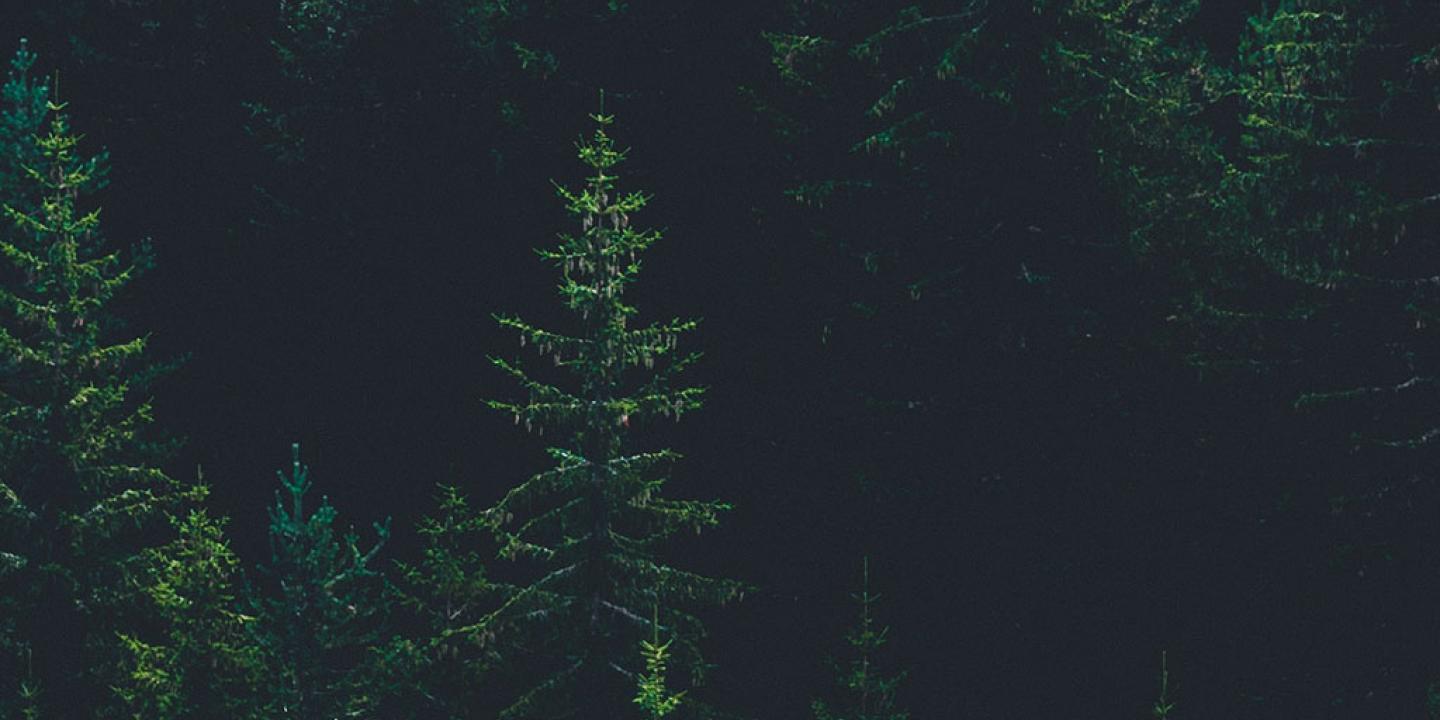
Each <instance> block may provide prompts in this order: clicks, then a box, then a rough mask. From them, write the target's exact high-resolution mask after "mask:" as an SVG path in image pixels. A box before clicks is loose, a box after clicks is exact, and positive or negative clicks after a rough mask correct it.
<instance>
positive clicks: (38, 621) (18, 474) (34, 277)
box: [0, 48, 205, 717]
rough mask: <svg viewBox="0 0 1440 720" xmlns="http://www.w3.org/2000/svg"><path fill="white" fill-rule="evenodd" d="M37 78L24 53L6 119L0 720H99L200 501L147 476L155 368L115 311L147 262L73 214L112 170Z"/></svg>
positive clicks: (187, 487)
mask: <svg viewBox="0 0 1440 720" xmlns="http://www.w3.org/2000/svg"><path fill="white" fill-rule="evenodd" d="M33 63H34V56H33V55H31V54H29V53H28V51H26V50H25V49H24V48H22V49H21V51H20V53H19V54H18V55H17V56H16V58H15V60H14V62H13V63H12V65H11V72H10V75H9V78H8V80H7V82H6V84H5V87H4V92H3V99H4V102H5V108H4V112H3V114H0V125H3V131H0V143H3V145H4V147H3V148H0V149H3V150H4V151H5V155H4V156H3V157H0V168H3V169H0V179H3V180H4V181H5V182H6V183H9V184H7V186H6V187H5V188H4V189H3V191H0V199H3V200H4V202H5V206H4V213H5V216H6V218H7V219H8V221H9V222H8V223H7V225H8V226H7V227H5V228H4V229H0V257H3V261H0V263H3V267H0V558H3V564H0V573H3V580H4V591H3V592H0V618H4V619H3V620H0V678H3V679H0V682H3V683H4V684H3V687H0V716H4V717H68V716H76V715H84V716H90V717H108V716H110V715H111V714H112V713H113V712H116V711H115V709H114V706H115V705H116V703H117V702H118V700H119V698H118V697H117V696H116V694H115V693H114V692H113V691H112V686H113V685H115V684H116V683H119V682H122V681H123V680H124V679H125V678H126V674H127V673H126V670H125V669H124V668H125V665H126V663H127V662H129V660H130V658H129V655H128V653H126V652H125V648H124V647H123V643H122V642H121V640H120V639H119V633H122V632H124V631H125V630H126V629H127V628H132V627H135V626H136V625H137V624H139V623H140V621H141V619H142V618H143V616H144V615H145V614H146V611H145V607H146V603H145V601H144V598H143V590H141V588H140V587H139V583H138V579H139V578H140V576H141V575H142V574H143V568H144V566H145V565H146V564H147V549H149V548H154V547H157V546H159V545H163V544H164V542H165V539H166V537H167V536H168V535H170V528H169V527H168V521H167V517H168V516H174V515H176V514H179V513H182V512H183V511H184V509H185V508H186V507H188V506H191V505H192V504H193V503H195V502H198V501H199V500H200V499H201V498H203V496H204V494H205V489H204V487H203V486H201V485H198V484H188V483H181V482H177V481H175V480H172V479H171V478H170V477H169V476H167V475H166V474H165V473H164V472H163V471H162V470H161V469H160V468H159V467H158V463H159V462H160V461H161V460H162V459H163V457H164V456H165V455H166V454H167V451H168V450H169V449H170V444H169V443H166V442H162V441H158V440H155V439H153V438H152V437H151V433H150V432H149V428H150V425H151V415H152V413H151V406H150V402H149V400H148V398H147V396H146V393H147V389H148V387H149V385H150V384H151V382H152V381H153V380H154V379H155V378H156V377H158V376H159V375H161V374H162V373H163V371H164V370H165V368H164V367H163V366H158V365H156V364H154V363H152V362H150V361H149V360H147V358H146V339H145V338H144V337H133V336H128V335H127V334H126V333H125V332H124V330H123V327H122V326H121V325H120V323H119V321H118V319H117V318H115V317H114V316H113V315H112V314H111V310H110V307H111V303H112V301H113V300H114V299H115V298H116V296H117V295H118V294H119V293H121V292H122V291H123V290H125V289H126V288H127V287H128V286H129V285H130V283H131V281H132V280H133V279H134V278H135V276H136V274H137V272H138V271H139V270H140V269H141V268H142V267H143V265H144V261H145V260H146V257H145V256H144V255H137V256H134V257H130V258H126V257H124V256H122V255H121V254H120V253H119V252H117V251H115V250H112V249H110V248H109V247H107V245H106V243H105V241H104V238H103V236H102V235H101V233H100V227H99V225H100V216H99V211H98V210H88V209H85V208H84V204H85V203H86V202H87V201H88V200H89V196H90V195H91V194H92V193H93V192H94V191H95V190H96V189H98V187H99V186H100V184H101V182H102V178H103V177H104V174H105V168H106V163H105V156H104V155H103V154H102V155H98V156H90V155H86V154H84V153H82V152H81V151H80V149H79V144H80V138H79V137H78V136H77V135H76V134H75V133H73V132H72V131H71V129H70V124H69V119H68V117H67V116H66V114H65V112H64V106H63V105H61V104H59V103H57V102H56V101H55V100H54V97H53V94H52V92H51V89H50V87H49V86H48V85H47V84H46V83H44V82H39V81H36V80H34V79H33V78H31V77H30V75H29V71H30V69H31V66H32V64H33ZM42 100H43V101H44V105H43V109H42V105H41V102H42Z"/></svg>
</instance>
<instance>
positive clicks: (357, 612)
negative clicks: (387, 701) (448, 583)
mask: <svg viewBox="0 0 1440 720" xmlns="http://www.w3.org/2000/svg"><path fill="white" fill-rule="evenodd" d="M276 474H277V475H279V478H280V485H281V490H278V491H276V493H275V505H274V507H272V508H271V509H270V563H269V564H268V565H263V566H261V568H260V572H259V576H260V577H259V579H260V588H259V589H258V592H257V594H256V595H255V596H254V598H253V600H252V602H253V605H254V610H255V614H256V615H257V616H258V617H259V622H258V623H257V630H258V633H257V635H258V642H259V643H260V645H261V647H262V652H263V653H264V655H265V662H266V666H267V673H266V674H267V676H268V677H267V681H266V688H265V691H264V702H265V704H266V709H267V710H268V712H269V713H270V717H284V718H300V719H301V720H321V719H322V718H334V717H342V716H343V717H353V716H355V715H357V714H360V715H363V714H364V713H366V712H368V711H369V709H370V708H371V707H373V705H374V704H375V703H376V702H377V701H378V697H379V695H380V694H381V693H380V691H379V690H380V689H379V688H378V686H377V685H376V684H375V683H374V681H375V680H376V678H374V677H372V676H371V675H369V672H370V670H371V669H372V668H373V667H374V659H375V658H374V657H373V654H372V651H373V649H374V648H375V647H376V646H377V645H378V643H379V640H380V638H381V634H382V632H383V630H384V625H385V623H386V622H387V618H388V614H389V603H390V595H389V593H388V592H387V589H386V581H385V577H384V575H383V574H382V573H381V572H380V571H379V570H378V569H376V568H375V567H374V565H373V563H374V560H375V557H376V555H377V554H378V553H379V552H380V549H381V548H382V547H384V545H385V541H386V540H387V539H388V538H389V536H390V527H389V522H388V521H386V522H385V523H376V524H375V526H374V527H375V533H376V536H377V539H376V541H375V543H374V544H373V545H371V546H370V547H369V548H368V549H362V548H361V544H360V538H359V535H358V534H357V533H355V532H354V531H353V530H349V531H345V532H337V528H336V527H335V522H336V510H335V507H334V506H332V505H331V504H330V501H329V499H328V498H326V497H322V498H321V500H320V504H319V505H318V506H317V507H316V508H315V509H313V510H310V509H308V508H307V507H306V505H305V496H306V495H307V494H308V493H309V492H310V490H311V488H312V484H311V482H310V473H309V469H308V468H306V467H305V466H304V465H302V464H301V463H300V446H299V444H296V445H293V446H291V469H290V475H289V477H286V476H285V475H284V474H283V473H276Z"/></svg>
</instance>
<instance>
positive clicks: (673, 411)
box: [455, 114, 743, 717]
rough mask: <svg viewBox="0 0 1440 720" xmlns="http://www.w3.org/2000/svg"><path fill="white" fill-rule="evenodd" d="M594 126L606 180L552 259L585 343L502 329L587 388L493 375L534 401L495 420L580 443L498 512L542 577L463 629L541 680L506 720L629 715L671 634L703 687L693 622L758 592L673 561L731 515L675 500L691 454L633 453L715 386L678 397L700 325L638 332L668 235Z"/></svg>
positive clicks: (573, 210)
mask: <svg viewBox="0 0 1440 720" xmlns="http://www.w3.org/2000/svg"><path fill="white" fill-rule="evenodd" d="M592 117H593V119H594V120H595V122H596V124H597V128H596V129H595V131H594V133H593V134H592V135H591V137H590V138H588V139H586V140H583V141H581V142H580V143H579V144H578V146H577V150H578V154H579V156H580V159H581V160H582V161H583V162H584V163H585V165H586V166H588V167H589V168H590V170H591V172H592V174H591V175H590V176H589V177H587V178H586V184H585V185H584V186H583V187H582V188H580V189H578V190H572V189H569V188H566V187H563V186H558V185H557V188H556V190H557V192H558V194H559V196H560V199H561V200H562V201H563V203H564V205H565V208H566V210H567V211H568V212H569V213H570V215H571V216H572V218H574V220H575V221H576V223H577V224H578V225H579V232H578V233H573V234H570V233H567V234H562V235H561V241H560V243H559V245H558V246H556V247H554V248H552V249H547V250H542V251H540V256H541V257H542V258H544V259H545V260H547V261H549V262H551V263H553V264H554V265H555V266H556V267H557V268H559V270H560V272H561V283H560V295H561V297H562V299H563V300H564V302H565V306H566V307H567V308H569V309H570V310H571V311H572V313H573V314H574V315H575V316H577V320H578V322H579V325H580V330H579V331H578V333H577V334H574V335H569V334H564V333H559V332H554V331H550V330H544V329H541V328H538V327H535V326H532V325H530V324H528V323H526V322H524V321H523V320H521V319H519V318H516V317H510V316H504V317H500V318H498V320H499V322H500V323H501V325H503V326H504V327H507V328H510V329H512V330H514V331H515V332H517V333H518V334H519V336H520V343H521V344H522V345H529V346H531V347H533V348H535V349H536V350H537V351H538V352H539V353H541V354H542V355H545V356H549V357H550V358H551V360H552V362H553V364H554V365H555V366H557V367H560V368H563V369H564V370H566V371H569V374H570V375H571V376H572V377H573V378H574V381H575V382H574V387H573V388H568V389H567V388H566V387H563V386H561V385H555V384H551V383H548V382H545V381H543V380H540V379H537V378H536V377H534V376H532V375H531V374H530V373H529V372H528V371H526V370H524V369H523V368H522V367H521V366H520V365H518V364H517V363H514V362H510V361H506V360H502V359H498V358H496V359H494V361H493V362H494V364H495V365H496V366H497V367H499V368H500V369H502V370H503V371H505V372H506V373H509V374H510V375H511V376H512V377H514V378H515V379H516V380H517V381H518V382H519V383H520V384H521V386H522V387H523V388H524V389H525V390H526V391H527V394H528V397H527V398H526V399H524V400H522V401H518V402H502V401H492V402H491V403H490V405H491V406H492V407H493V408H495V409H497V410H500V411H502V412H504V413H506V414H508V415H511V416H512V417H513V418H514V421H515V423H516V424H523V425H524V426H525V428H526V429H527V430H533V431H536V432H543V431H544V430H545V429H546V428H547V427H549V428H554V429H559V430H561V431H562V432H566V433H568V438H567V440H568V441H567V443H566V444H565V445H564V446H559V447H552V448H550V450H549V454H550V457H551V459H552V461H553V462H554V466H553V467H552V468H551V469H549V470H546V471H544V472H541V473H538V474H536V475H534V476H532V477H531V478H530V479H528V480H526V481H524V482H522V483H520V484H519V485H517V486H515V487H514V488H512V489H511V490H510V491H509V492H507V493H506V495H505V497H504V498H502V499H501V500H500V501H499V502H497V503H496V504H495V505H494V506H492V507H491V508H489V509H488V510H487V511H486V512H485V514H484V518H485V519H486V520H487V521H488V523H489V525H490V527H491V528H492V530H493V531H494V533H495V536H496V538H497V540H498V541H499V542H500V545H501V547H500V556H501V557H502V558H504V559H507V560H512V561H520V562H523V563H524V565H522V567H524V568H526V569H527V570H533V572H529V573H528V574H529V578H530V579H529V580H526V581H523V582H520V583H516V584H514V585H512V586H508V587H507V588H506V589H505V591H504V594H505V597H504V600H503V602H502V603H501V604H500V606H499V607H498V608H496V609H495V610H493V611H492V612H490V613H489V614H487V615H486V616H485V617H484V618H482V619H481V620H479V621H478V622H476V623H475V624H473V625H471V626H469V627H467V628H463V629H460V630H456V631H455V632H456V633H464V634H465V635H467V636H469V637H471V638H475V639H476V640H477V641H479V640H481V639H483V638H486V637H488V636H494V637H495V638H496V642H499V643H501V645H502V649H501V651H500V652H501V653H502V655H503V654H504V653H506V652H507V649H510V654H509V656H508V659H509V660H510V661H511V664H510V668H511V669H512V670H515V671H517V672H520V673H522V674H524V675H527V676H528V677H529V678H530V679H529V681H528V682H529V685H528V687H527V689H526V691H525V692H524V693H523V694H522V695H521V696H520V697H519V698H517V699H515V700H514V701H513V702H512V703H510V704H509V706H508V707H507V708H506V709H505V711H504V712H503V713H502V716H503V717H531V716H536V715H550V714H552V713H565V712H573V711H574V709H575V708H577V707H578V706H580V704H582V703H583V704H584V706H586V707H587V708H590V710H588V711H587V712H591V711H593V712H598V713H601V714H604V713H606V712H613V713H619V712H623V711H624V708H625V706H626V705H627V704H628V703H626V699H627V695H626V692H625V690H624V688H627V687H633V684H632V683H633V680H632V677H633V674H634V671H631V670H625V669H624V668H626V667H627V666H629V665H631V664H632V662H633V660H632V651H631V648H633V647H634V646H635V642H636V641H637V640H639V639H641V638H644V637H645V636H646V635H650V634H652V633H653V632H654V631H655V630H656V629H657V628H660V629H663V630H664V631H665V632H666V633H667V634H669V635H670V636H671V637H673V638H674V640H673V642H674V643H675V645H676V655H675V659H676V661H677V662H678V663H679V664H680V665H681V666H682V667H683V668H684V669H685V670H687V671H688V672H689V673H690V675H691V677H692V680H693V681H694V682H696V683H698V682H699V681H700V680H701V679H702V677H703V670H704V667H705V666H704V663H703V661H702V659H701V655H700V649H699V640H700V638H701V637H702V636H703V634H704V629H703V626H702V625H701V622H700V620H699V618H697V617H696V616H695V615H694V614H693V610H692V609H693V608H697V607H701V606H704V605H708V604H716V603H723V602H725V601H728V600H731V599H734V598H737V597H739V596H740V594H741V592H742V590H743V586H742V585H741V584H739V583H737V582H733V581H729V580H720V579H714V578H709V577H705V576H702V575H699V574H696V573H693V572H689V571H685V570H681V569H678V568H676V567H674V566H672V565H670V564H668V563H667V562H666V561H665V559H664V557H663V555H662V552H663V551H664V549H665V541H666V540H667V539H668V538H670V537H671V536H672V535H674V534H675V533H677V532H680V531H682V530H693V531H696V532H699V531H701V530H703V529H705V528H708V527H712V526H714V525H715V524H716V523H717V522H718V520H719V514H720V513H721V512H723V511H724V510H726V509H727V508H728V506H726V505H725V504H723V503H720V502H714V501H695V500H675V499H670V498H667V497H664V496H663V495H662V494H661V491H662V489H663V486H664V483H665V479H666V473H667V468H668V467H669V466H670V465H671V464H672V463H673V462H674V461H675V460H676V459H677V458H678V455H677V454H676V453H674V452H672V451H670V450H653V451H638V452H637V451H633V450H630V449H629V448H628V447H627V442H626V440H627V434H628V430H629V429H630V427H631V426H632V424H638V423H644V422H647V421H651V420H653V419H657V418H674V419H676V420H678V419H679V418H680V416H681V415H683V414H684V413H685V412H688V411H691V410H694V409H696V408H698V407H699V406H700V398H701V395H702V390H701V389H700V388H695V387H687V388H679V389H675V388H672V387H671V386H670V380H671V378H672V377H673V376H674V375H675V374H676V373H677V372H678V371H679V370H681V369H683V368H684V367H685V366H686V365H688V364H689V363H690V362H692V361H693V360H694V358H695V356H694V355H688V356H686V355H677V351H676V348H677V340H678V338H679V336H680V335H682V334H684V333H686V332H689V331H690V330H692V329H694V328H695V325H696V324H695V322H694V321H688V320H678V319H677V320H671V321H667V322H658V323H652V324H649V325H643V326H639V327H633V326H632V323H633V320H634V318H635V316H636V314H637V311H636V309H635V308H634V307H633V306H631V305H628V304H626V303H625V302H624V300H623V294H624V290H625V288H626V287H627V286H628V285H630V284H631V283H633V282H634V281H635V280H636V278H637V277H638V275H639V272H640V261H639V255H640V254H641V253H642V252H643V251H644V250H645V249H647V248H648V247H650V246H651V245H652V244H653V243H654V242H655V241H656V240H658V239H659V237H660V235H659V233H658V232H656V231H654V230H638V229H636V228H635V227H633V226H632V224H631V216H632V215H633V214H634V213H636V212H638V211H639V210H641V209H642V208H644V206H645V204H646V202H647V201H648V197H647V196H646V195H644V194H642V193H639V192H633V191H632V192H623V193H622V192H619V191H618V190H617V189H616V181H617V179H618V178H617V176H616V175H615V174H614V168H615V167H616V166H617V165H618V164H619V163H620V162H621V161H622V160H623V159H624V155H625V154H624V152H623V151H621V150H618V149H616V147H615V143H614V141H613V140H612V139H611V137H610V135H609V132H608V130H609V126H610V125H611V123H612V118H611V117H610V116H608V115H603V114H602V115H593V116H592ZM657 365H659V366H660V367H659V368H658V369H657V368H656V366H657ZM646 606H655V607H657V608H658V609H657V610H656V614H655V616H654V617H652V618H647V617H646V613H645V612H644V610H643V608H645V607H646ZM522 648H523V650H522ZM522 668H523V669H522Z"/></svg>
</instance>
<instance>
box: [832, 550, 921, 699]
mask: <svg viewBox="0 0 1440 720" xmlns="http://www.w3.org/2000/svg"><path fill="white" fill-rule="evenodd" d="M863 566H864V572H863V580H862V581H861V585H860V592H859V593H858V594H856V595H855V596H854V597H855V599H856V601H858V602H859V603H860V621H859V622H858V623H857V624H856V625H855V627H853V628H851V630H850V632H849V634H847V635H846V636H845V641H846V643H847V644H849V646H850V658H849V660H848V661H846V663H845V664H844V665H841V664H839V663H836V662H833V661H832V664H833V665H834V667H835V674H836V685H837V686H838V687H837V688H836V689H837V690H838V691H839V692H838V695H839V697H838V698H836V699H835V700H833V701H831V702H826V701H825V700H815V701H814V702H813V703H811V708H812V709H813V710H814V712H815V720H906V718H908V717H910V714H909V713H908V712H906V711H904V710H901V709H900V708H898V707H897V706H896V704H895V690H896V688H897V687H898V686H899V685H900V683H901V682H902V681H903V680H904V679H905V673H903V672H900V673H896V674H893V675H887V674H885V673H884V672H883V671H882V670H880V669H879V668H878V667H877V662H876V661H877V656H878V655H879V654H880V652H881V650H882V649H883V648H884V647H885V644H886V643H887V642H889V640H890V628H889V627H877V625H876V622H875V616H874V612H873V608H874V606H875V603H876V602H877V601H879V600H880V596H879V595H875V594H871V592H870V558H868V557H867V558H865V560H864V563H863Z"/></svg>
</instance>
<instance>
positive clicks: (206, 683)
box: [116, 510, 269, 720]
mask: <svg viewBox="0 0 1440 720" xmlns="http://www.w3.org/2000/svg"><path fill="white" fill-rule="evenodd" d="M172 523H173V524H174V525H175V530H176V533H177V537H176V539H175V540H174V541H172V542H170V543H169V544H167V545H165V546H162V547H158V548H154V549H152V550H149V551H147V553H146V560H147V562H146V564H145V568H144V571H143V572H142V573H141V574H140V576H139V578H140V580H139V583H138V584H139V585H140V587H142V588H143V590H142V592H143V594H144V595H145V596H146V597H147V598H148V599H149V601H150V602H151V603H152V604H153V606H154V608H153V613H152V615H153V616H154V617H156V618H158V620H159V623H158V625H159V627H160V632H158V633H155V634H154V635H156V637H154V638H153V639H147V638H146V637H143V636H142V635H140V634H137V633H124V634H122V636H121V640H122V641H123V642H124V644H125V647H126V649H127V650H128V651H129V652H130V654H131V656H132V658H133V659H132V660H131V662H130V663H128V667H129V674H128V677H127V678H125V679H123V680H122V681H121V682H120V683H118V684H117V685H116V691H117V692H118V693H119V694H120V696H121V698H122V699H123V700H124V701H125V703H126V710H127V712H128V713H129V714H130V715H131V716H132V717H141V718H146V720H170V719H172V718H173V719H175V720H179V719H181V718H185V719H193V720H201V719H202V718H218V717H224V718H239V719H241V720H244V719H247V718H257V719H258V718H261V717H269V716H268V715H265V714H264V713H263V710H264V708H262V707H261V706H260V704H259V703H257V702H256V698H255V688H256V687H257V686H259V685H260V684H261V682H262V680H263V678H264V672H263V671H264V667H263V665H262V663H261V655H260V647H259V645H257V644H256V643H255V642H254V628H253V625H254V622H255V618H254V616H251V615H246V614H244V613H243V612H241V608H240V605H239V598H238V588H240V587H241V585H242V580H243V579H242V574H241V568H240V560H239V558H237V557H236V556H235V553H234V552H232V551H231V550H230V546H229V543H228V542H227V541H226V540H225V538H224V525H225V523H224V522H223V521H222V520H217V519H215V518H212V517H210V516H209V515H207V514H206V513H205V512H204V511H201V510H192V511H191V512H190V513H189V514H187V515H185V516H184V517H177V518H173V519H172Z"/></svg>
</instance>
